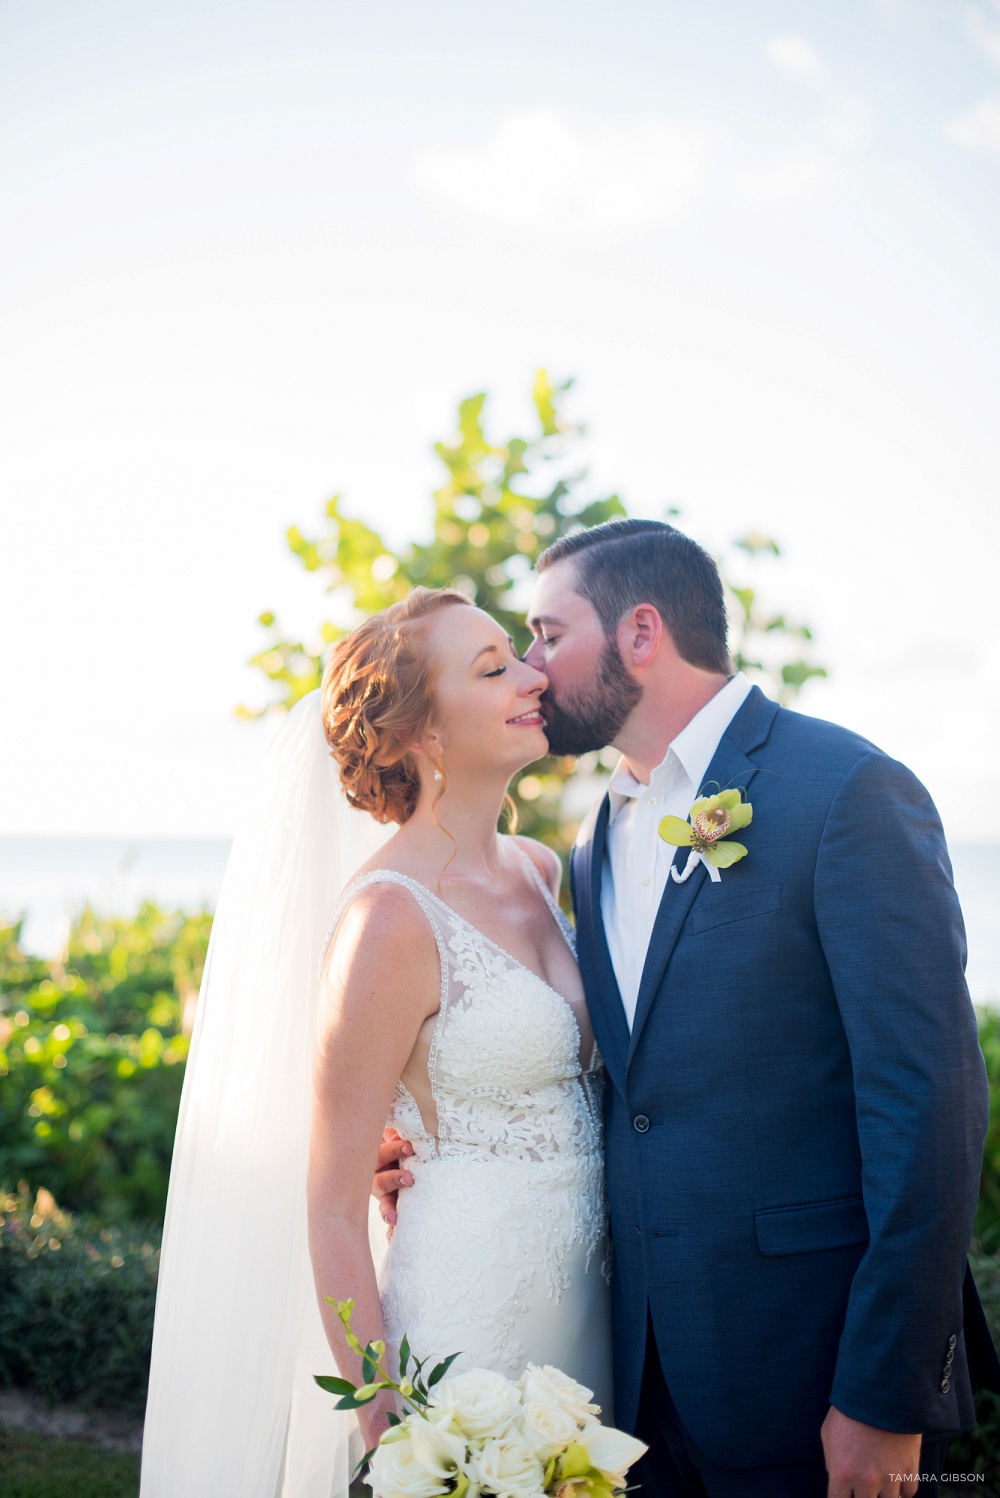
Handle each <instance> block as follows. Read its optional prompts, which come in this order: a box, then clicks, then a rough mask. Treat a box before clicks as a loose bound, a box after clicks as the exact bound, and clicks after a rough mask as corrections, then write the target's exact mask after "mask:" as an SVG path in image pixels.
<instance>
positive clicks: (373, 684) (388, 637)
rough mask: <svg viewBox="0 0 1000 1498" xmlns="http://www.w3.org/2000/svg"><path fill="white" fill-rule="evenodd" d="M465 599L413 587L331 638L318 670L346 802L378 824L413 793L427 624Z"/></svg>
mask: <svg viewBox="0 0 1000 1498" xmlns="http://www.w3.org/2000/svg"><path fill="white" fill-rule="evenodd" d="M468 603H469V600H468V599H467V598H466V597H465V596H464V595H463V594H462V593H456V592H454V591H453V590H452V589H451V588H414V589H413V591H412V592H411V593H408V594H407V596H406V597H405V598H404V599H403V600H402V601H401V602H400V603H393V604H390V605H389V607H388V608H387V609H383V610H382V611H381V613H378V614H373V615H372V616H371V618H370V619H366V620H365V622H364V623H363V624H359V625H358V627H357V629H354V630H352V631H351V633H350V634H349V635H345V636H344V637H343V639H341V640H338V641H337V643H336V644H335V645H334V647H333V649H332V650H331V652H330V656H329V659H328V660H327V663H326V670H325V671H324V672H323V695H322V711H323V726H324V728H325V729H326V738H327V743H328V744H329V745H330V752H331V753H332V755H333V758H334V759H335V760H336V761H337V764H338V765H339V766H340V779H341V781H342V783H343V786H344V791H345V793H346V795H347V799H348V801H349V802H350V803H351V805H352V806H356V807H358V808H359V809H360V810H361V811H367V812H370V813H371V815H372V816H373V817H374V818H375V820H376V821H377V822H399V823H400V825H402V823H403V822H406V821H408V820H409V818H410V817H411V816H412V815H413V811H414V808H415V807H416V804H417V797H418V795H419V793H420V780H419V776H418V774H417V764H416V759H415V758H414V756H413V754H412V753H411V752H410V749H409V747H408V746H409V745H410V744H412V743H413V742H414V740H418V739H420V738H421V737H422V735H423V733H424V731H425V730H426V729H427V728H428V726H429V725H430V721H431V716H432V714H433V711H434V695H433V693H434V680H433V677H434V672H433V661H432V660H431V658H430V656H429V654H428V651H427V649H426V646H425V643H424V635H425V634H426V629H425V626H426V623H427V621H428V620H429V619H430V618H431V617H432V616H433V615H434V614H437V613H439V612H440V610H441V609H445V608H452V607H454V606H456V605H458V604H465V605H468Z"/></svg>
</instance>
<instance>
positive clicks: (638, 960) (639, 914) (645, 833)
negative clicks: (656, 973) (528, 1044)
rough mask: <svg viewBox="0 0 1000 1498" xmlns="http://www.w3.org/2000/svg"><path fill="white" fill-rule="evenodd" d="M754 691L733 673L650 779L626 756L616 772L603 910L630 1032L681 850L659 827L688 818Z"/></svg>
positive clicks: (609, 825) (602, 899)
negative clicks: (637, 772)
mask: <svg viewBox="0 0 1000 1498" xmlns="http://www.w3.org/2000/svg"><path fill="white" fill-rule="evenodd" d="M749 692H750V683H749V682H748V681H747V679H746V677H745V676H744V675H743V673H742V672H738V673H737V675H736V676H733V677H730V679H729V681H727V682H726V685H725V686H724V687H723V688H722V690H721V691H720V692H717V693H716V694H715V696H714V697H713V698H712V700H711V701H710V702H706V704H705V706H704V707H703V708H702V709H701V712H699V713H696V714H695V716H694V717H693V718H692V719H691V721H690V723H688V725H687V727H686V728H683V729H682V730H681V732H680V733H679V734H678V735H677V737H676V738H675V739H674V741H673V743H672V744H671V745H670V747H669V749H668V750H667V752H666V754H665V755H664V757H663V759H662V760H661V762H660V763H659V764H658V765H657V767H656V769H655V770H654V771H653V773H652V775H651V776H650V777H649V784H648V785H643V784H642V782H641V781H639V780H636V778H635V776H634V775H633V774H632V772H631V771H630V770H629V769H628V768H627V766H626V764H625V761H624V760H622V761H620V763H619V765H618V768H617V769H616V770H615V773H614V775H613V776H612V777H611V785H610V797H611V810H610V815H609V817H608V840H607V846H606V848H605V853H604V867H603V870H602V873H601V915H602V917H603V920H604V930H605V933H606V935H607V939H608V949H609V951H610V953H611V963H612V966H613V967H614V970H615V977H616V978H617V979H618V987H619V990H620V991H621V996H622V1004H623V1005H624V1007H625V1017H626V1019H627V1020H628V1026H629V1029H630V1030H631V1028H632V1021H633V1020H634V1018H635V1005H636V999H637V998H638V996H639V982H640V979H641V978H642V969H643V966H644V964H645V961H646V949H647V948H648V946H649V938H650V937H651V936H652V934H653V922H654V921H655V919H656V912H657V910H658V909H659V907H660V901H661V899H663V898H664V897H666V898H667V899H668V900H669V899H670V896H671V887H672V883H673V881H672V880H671V879H669V877H668V873H669V869H670V864H671V862H672V860H673V856H674V849H673V847H672V846H671V844H670V843H665V842H664V841H663V839H662V838H661V837H660V836H659V834H658V832H657V830H656V829H657V827H658V826H659V824H660V821H661V820H662V818H663V817H669V816H674V817H680V818H682V820H683V821H687V818H688V813H689V812H690V810H691V803H692V802H693V801H694V800H695V799H696V798H697V796H698V794H699V792H700V791H701V790H702V786H703V782H704V779H705V776H706V774H707V773H708V767H709V765H710V764H711V762H712V758H713V756H714V754H715V751H716V749H717V748H718V747H719V741H720V739H721V738H722V735H723V734H724V733H725V731H726V729H727V728H728V727H729V725H730V723H731V722H732V720H733V718H734V717H735V716H736V714H737V712H738V711H739V709H740V708H741V707H742V706H743V703H744V702H745V701H746V698H747V695H748V693H749Z"/></svg>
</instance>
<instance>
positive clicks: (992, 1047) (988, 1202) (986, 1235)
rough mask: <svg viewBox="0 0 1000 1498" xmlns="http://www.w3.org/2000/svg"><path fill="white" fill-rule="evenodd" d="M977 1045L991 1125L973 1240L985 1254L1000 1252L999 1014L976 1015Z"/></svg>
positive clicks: (987, 1138)
mask: <svg viewBox="0 0 1000 1498" xmlns="http://www.w3.org/2000/svg"><path fill="white" fill-rule="evenodd" d="M979 1044H980V1045H981V1046H982V1050H983V1055H984V1057H985V1058H986V1075H987V1077H988V1079H989V1086H990V1122H989V1128H988V1129H987V1131H986V1148H985V1150H984V1152H983V1173H982V1177H981V1179H980V1183H979V1209H978V1211H977V1213H976V1228H975V1235H976V1241H977V1242H978V1244H979V1245H980V1247H981V1248H982V1249H983V1251H984V1252H985V1253H989V1254H995V1253H997V1252H998V1251H1000V1011H997V1010H996V1009H983V1010H980V1012H979Z"/></svg>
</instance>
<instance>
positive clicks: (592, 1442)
mask: <svg viewBox="0 0 1000 1498" xmlns="http://www.w3.org/2000/svg"><path fill="white" fill-rule="evenodd" d="M576 1441H577V1445H578V1446H582V1447H583V1449H584V1451H586V1453H587V1455H588V1457H589V1458H590V1465H591V1466H592V1467H596V1468H597V1470H598V1472H603V1473H604V1475H605V1477H607V1478H608V1479H609V1481H610V1482H611V1486H612V1487H615V1488H621V1487H624V1486H625V1473H626V1472H627V1471H628V1469H629V1467H631V1466H632V1463H633V1462H637V1461H638V1460H639V1458H640V1456H642V1454H643V1452H644V1451H646V1450H648V1447H646V1446H644V1445H643V1443H642V1442H641V1441H637V1440H636V1439H635V1437H634V1436H627V1435H626V1434H625V1432H624V1431H623V1430H615V1428H614V1426H613V1425H601V1424H600V1423H599V1422H598V1421H597V1420H591V1421H590V1422H589V1424H587V1425H585V1426H584V1427H583V1430H582V1431H581V1432H580V1434H579V1435H578V1436H577V1438H576Z"/></svg>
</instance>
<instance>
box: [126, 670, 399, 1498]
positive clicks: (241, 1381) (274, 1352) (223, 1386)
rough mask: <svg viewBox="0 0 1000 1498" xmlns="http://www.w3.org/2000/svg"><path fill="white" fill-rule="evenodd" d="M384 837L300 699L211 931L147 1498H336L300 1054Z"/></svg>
mask: <svg viewBox="0 0 1000 1498" xmlns="http://www.w3.org/2000/svg"><path fill="white" fill-rule="evenodd" d="M394 830H395V829H394V828H392V827H382V826H380V825H379V824H378V823H377V822H375V821H374V819H373V818H371V817H370V816H368V815H367V814H366V813H364V812H359V811H356V810H355V809H354V808H352V807H351V806H350V805H349V804H348V802H347V800H346V797H345V796H344V793H343V790H342V789H341V785H340V778H339V775H338V772H337V768H336V765H335V764H334V762H333V761H332V759H331V758H330V754H329V750H328V747H327V744H326V739H325V736H324V732H323V725H322V720H321V717H320V705H319V693H318V692H312V693H311V694H310V695H309V696H308V697H306V698H305V699H304V700H303V701H302V702H300V703H299V704H298V705H297V706H296V707H295V708H294V709H293V711H292V712H291V713H290V714H289V717H288V720H287V721H286V723H285V724H284V725H283V726H282V728H281V730H280V732H279V733H278V735H277V738H276V739H275V740H274V742H273V744H272V745H271V747H270V748H269V750H268V753H267V758H266V761H265V765H264V767H263V771H262V774H261V777H260V783H259V786H258V790H257V794H256V797H255V800H254V804H253V805H252V806H251V807H250V808H249V813H248V815H247V816H246V817H245V818H244V820H243V824H242V826H241V827H240V830H239V831H238V833H237V836H236V838H235V841H234V843H233V849H232V853H231V854H230V858H229V863H228V866H227V869H226V875H225V879H224V881H223V885H222V891H221V894H220V897H219V904H218V910H217V912H216V916H215V921H214V924H213V928H212V938H211V942H210V944H209V950H208V959H207V962H206V965H205V976H204V979H203V981H202V986H201V995H200V998H199V1002H198V1011H197V1017H196V1020H195V1026H194V1033H193V1036H192V1042H191V1053H190V1057H189V1060H188V1063H187V1073H186V1076H185V1079H184V1090H183V1094H182V1097H181V1106H180V1116H179V1118H178V1123H177V1137H176V1143H175V1146H174V1155H173V1163H172V1166H171V1172H170V1187H169V1191H168V1195H167V1210H166V1220H165V1223H164V1235H163V1250H162V1255H161V1260H160V1277H159V1287H158V1291H157V1299H156V1320H155V1325H154V1331H153V1353H152V1365H151V1370H150V1381H149V1400H148V1404H147V1409H146V1425H145V1432H144V1437H143V1453H142V1484H141V1498H342V1495H344V1494H346V1492H347V1485H348V1480H349V1476H350V1461H349V1458H348V1439H349V1437H351V1436H352V1433H353V1432H354V1431H355V1429H356V1422H355V1421H354V1418H353V1416H350V1415H346V1414H338V1413H335V1412H334V1410H333V1404H334V1399H333V1396H331V1395H329V1394H325V1393H323V1392H322V1391H321V1390H320V1389H319V1388H318V1387H317V1386H316V1385H315V1384H314V1383H313V1378H312V1375H313V1374H314V1373H324V1372H325V1373H335V1372H336V1368H335V1366H334V1361H333V1354H332V1353H331V1352H330V1349H329V1346H328V1344H327V1341H326V1337H325V1335H324V1331H323V1323H322V1320H321V1318H320V1313H319V1309H318V1306H317V1303H316V1295H315V1291H314V1287H313V1278H312V1268H311V1264H310V1259H309V1251H308V1245H307V1235H306V1189H305V1188H306V1165H307V1154H308V1140H309V1118H310V1108H311V1093H312V1089H311V1066H312V1051H313V1043H314V1036H315V1026H316V1017H317V1002H318V993H319V962H320V955H321V949H322V946H323V941H324V938H325V937H326V935H327V932H328V930H329V925H330V921H331V919H332V916H333V911H334V909H335V906H336V904H337V899H338V895H339V893H340V891H341V890H342V889H343V887H344V885H345V884H346V883H348V881H349V880H350V879H351V877H352V876H353V874H354V873H355V871H356V870H357V868H358V867H359V865H360V864H362V863H363V862H364V861H365V860H366V859H367V858H369V857H370V856H371V854H372V853H373V852H374V851H375V850H376V849H377V848H378V847H379V846H380V845H381V844H382V843H383V842H384V841H385V840H386V838H387V837H388V836H389V835H390V833H391V832H392V831H394ZM375 1223H376V1224H378V1218H377V1215H376V1216H375ZM372 1241H373V1248H375V1247H376V1246H378V1245H380V1244H381V1243H382V1242H383V1241H384V1235H383V1233H382V1232H377V1231H376V1232H373V1234H372ZM337 1291H338V1287H336V1286H331V1287H330V1289H329V1291H328V1292H327V1293H329V1294H336V1293H337ZM351 1444H352V1451H351V1455H352V1456H354V1454H355V1448H356V1447H357V1445H358V1438H357V1436H354V1438H353V1440H352V1443H351Z"/></svg>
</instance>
